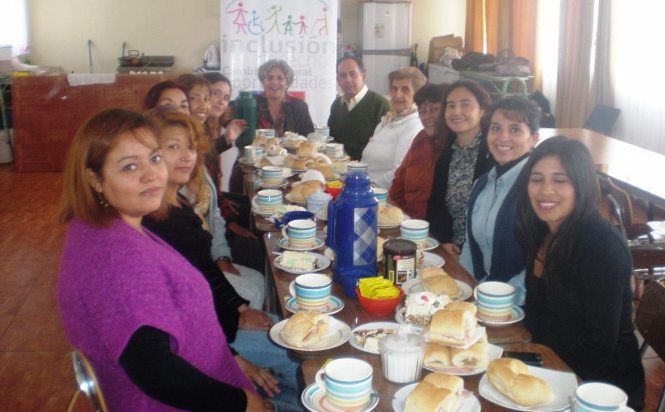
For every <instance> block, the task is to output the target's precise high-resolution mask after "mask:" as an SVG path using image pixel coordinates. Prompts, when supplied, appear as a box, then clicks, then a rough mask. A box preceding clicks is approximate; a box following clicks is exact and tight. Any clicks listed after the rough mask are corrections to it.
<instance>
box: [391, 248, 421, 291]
mask: <svg viewBox="0 0 665 412" xmlns="http://www.w3.org/2000/svg"><path fill="white" fill-rule="evenodd" d="M417 249H418V247H417V245H416V244H415V242H412V241H410V240H406V239H390V240H387V241H386V242H385V243H384V244H383V259H384V265H383V267H384V273H383V277H384V278H386V279H390V280H392V281H393V283H394V284H395V285H402V284H404V283H406V281H408V280H410V279H415V277H416V251H417Z"/></svg>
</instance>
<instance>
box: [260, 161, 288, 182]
mask: <svg viewBox="0 0 665 412" xmlns="http://www.w3.org/2000/svg"><path fill="white" fill-rule="evenodd" d="M261 179H262V180H263V183H265V184H267V185H273V186H275V185H278V184H280V183H282V182H284V168H283V167H282V166H263V167H262V168H261Z"/></svg>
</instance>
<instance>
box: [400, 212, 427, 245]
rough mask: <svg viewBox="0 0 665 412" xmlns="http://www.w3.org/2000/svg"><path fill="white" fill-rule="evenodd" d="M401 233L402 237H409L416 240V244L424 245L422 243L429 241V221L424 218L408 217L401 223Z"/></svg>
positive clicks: (408, 238)
mask: <svg viewBox="0 0 665 412" xmlns="http://www.w3.org/2000/svg"><path fill="white" fill-rule="evenodd" d="M399 235H400V237H401V238H402V239H407V240H410V241H412V242H415V243H416V245H419V246H423V245H422V244H423V243H425V242H426V241H427V237H428V236H429V222H428V221H427V220H422V219H408V220H405V221H403V222H402V223H400V225H399Z"/></svg>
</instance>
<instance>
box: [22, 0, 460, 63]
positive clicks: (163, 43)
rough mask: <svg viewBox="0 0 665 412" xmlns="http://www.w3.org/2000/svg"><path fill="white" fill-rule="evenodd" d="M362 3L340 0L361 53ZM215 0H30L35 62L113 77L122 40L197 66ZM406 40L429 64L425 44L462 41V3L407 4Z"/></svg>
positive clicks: (428, 0) (214, 21)
mask: <svg viewBox="0 0 665 412" xmlns="http://www.w3.org/2000/svg"><path fill="white" fill-rule="evenodd" d="M360 2H361V0H340V18H341V24H342V36H341V38H342V41H343V42H344V43H349V44H351V45H352V46H354V47H355V48H356V49H360V42H361V41H360V34H359V25H360V16H359V9H360ZM219 3H220V2H219V0H194V1H184V0H28V19H29V20H28V21H29V42H30V46H31V51H32V55H31V57H32V61H33V63H34V64H39V65H44V66H61V67H63V68H64V69H65V70H66V71H75V72H88V70H89V65H88V44H87V42H88V39H90V40H92V58H93V69H94V71H95V72H96V73H100V72H114V71H115V69H116V67H117V66H118V61H117V58H118V57H120V53H121V51H122V42H123V41H126V42H127V44H128V48H129V49H137V50H140V51H141V52H144V53H145V54H146V55H173V56H175V66H174V68H173V73H175V74H179V73H184V72H189V71H191V70H192V68H193V67H194V66H197V65H200V64H201V63H202V58H203V53H204V52H205V50H206V49H207V48H208V46H209V45H210V44H211V43H214V44H216V45H218V46H219ZM412 7H413V14H412V27H413V29H412V30H413V33H412V34H411V38H412V41H413V42H414V43H418V60H419V61H421V62H426V61H427V53H428V47H429V40H430V38H432V37H434V36H439V35H442V34H450V33H453V34H455V35H458V36H463V35H464V25H465V24H464V23H465V16H466V1H465V0H413V2H412Z"/></svg>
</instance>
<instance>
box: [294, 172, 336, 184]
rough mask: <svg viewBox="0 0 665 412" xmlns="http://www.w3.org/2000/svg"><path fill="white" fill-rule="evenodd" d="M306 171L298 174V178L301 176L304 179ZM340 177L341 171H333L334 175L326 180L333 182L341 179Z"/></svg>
mask: <svg viewBox="0 0 665 412" xmlns="http://www.w3.org/2000/svg"><path fill="white" fill-rule="evenodd" d="M305 173H306V172H302V173H300V174H298V178H299V179H300V180H301V181H302V179H304V178H305ZM340 177H341V176H340V175H339V173H333V177H330V178H327V179H326V181H327V182H332V181H333V180H339V178H340ZM296 183H298V182H296Z"/></svg>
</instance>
